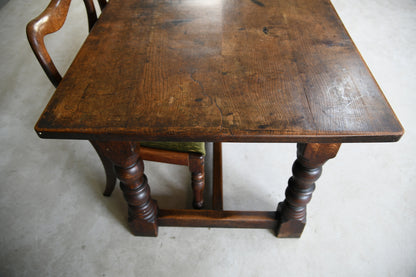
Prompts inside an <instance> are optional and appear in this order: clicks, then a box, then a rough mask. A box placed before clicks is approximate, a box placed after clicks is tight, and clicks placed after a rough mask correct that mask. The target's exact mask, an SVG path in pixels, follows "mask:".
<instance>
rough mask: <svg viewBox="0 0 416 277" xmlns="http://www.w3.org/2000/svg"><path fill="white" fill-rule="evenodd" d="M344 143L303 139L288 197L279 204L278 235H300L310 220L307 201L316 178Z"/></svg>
mask: <svg viewBox="0 0 416 277" xmlns="http://www.w3.org/2000/svg"><path fill="white" fill-rule="evenodd" d="M340 146H341V144H338V143H334V144H319V143H309V144H303V143H299V144H298V145H297V160H296V161H295V163H294V164H293V168H292V172H293V176H292V177H291V178H290V179H289V182H288V183H289V185H288V187H287V189H286V199H285V200H284V202H281V203H279V206H278V208H277V212H278V213H277V214H278V217H279V218H278V219H279V220H278V226H277V236H278V237H281V238H298V237H300V236H301V234H302V231H303V228H304V227H305V224H306V205H307V204H308V203H309V202H310V201H311V198H312V193H313V191H314V190H315V182H316V181H317V180H318V179H319V177H320V176H321V173H322V165H323V164H324V163H325V162H326V161H327V160H329V159H331V158H334V157H335V156H336V154H337V152H338V149H339V147H340Z"/></svg>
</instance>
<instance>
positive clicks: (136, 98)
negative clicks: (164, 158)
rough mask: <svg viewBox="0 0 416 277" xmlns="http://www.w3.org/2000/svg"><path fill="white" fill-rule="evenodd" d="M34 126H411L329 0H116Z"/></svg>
mask: <svg viewBox="0 0 416 277" xmlns="http://www.w3.org/2000/svg"><path fill="white" fill-rule="evenodd" d="M35 129H36V131H37V132H38V134H39V136H41V137H44V138H76V139H92V138H95V139H113V140H149V141H150V140H171V141H181V140H183V141H242V142H244V141H251V142H263V141H267V142H318V143H323V142H331V143H334V142H336V143H338V142H365V141H374V142H377V141H396V140H398V139H399V138H400V137H401V135H402V134H403V129H402V127H401V125H400V123H399V122H398V120H397V118H396V116H395V115H394V113H393V111H392V109H391V108H390V106H389V104H388V103H387V101H386V99H385V97H384V96H383V93H382V92H381V91H380V88H379V87H378V85H377V83H376V82H375V80H374V78H373V77H372V75H371V73H370V72H369V70H368V68H367V66H366V65H365V63H364V62H363V60H362V58H361V56H360V54H359V53H358V51H357V49H356V48H355V46H354V44H353V42H352V41H351V39H350V37H349V35H348V33H347V32H346V30H345V29H344V27H343V25H342V23H341V21H340V19H339V18H338V16H337V14H336V12H335V11H334V9H333V7H332V5H331V4H330V2H329V1H328V0H314V1H310V0H275V1H266V0H261V1H260V0H258V1H257V0H256V1H254V0H213V1H196V0H183V1H156V0H155V1H150V0H144V1H136V0H111V1H110V2H109V3H108V4H107V6H106V8H105V9H104V11H103V13H102V15H101V16H100V19H99V20H98V22H97V23H96V24H95V26H94V28H93V29H92V31H91V33H90V35H89V37H88V38H87V40H86V42H85V44H84V45H83V47H82V49H81V50H80V52H79V54H78V56H77V58H76V59H75V61H74V63H73V64H72V66H71V67H70V69H69V70H68V72H67V74H66V76H65V77H64V78H63V80H62V82H61V84H60V85H59V87H58V89H57V91H56V92H55V94H54V96H53V97H52V99H51V101H50V103H49V105H48V106H47V108H46V110H45V111H44V113H43V114H42V116H41V118H40V120H39V121H38V123H37V125H36V127H35Z"/></svg>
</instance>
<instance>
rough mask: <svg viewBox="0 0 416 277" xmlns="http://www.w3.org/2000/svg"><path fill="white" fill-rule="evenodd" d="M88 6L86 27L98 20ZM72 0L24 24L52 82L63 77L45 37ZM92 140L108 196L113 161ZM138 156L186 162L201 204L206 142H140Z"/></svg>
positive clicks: (55, 1)
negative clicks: (100, 163)
mask: <svg viewBox="0 0 416 277" xmlns="http://www.w3.org/2000/svg"><path fill="white" fill-rule="evenodd" d="M83 1H84V4H85V7H86V9H87V15H88V24H89V30H91V29H92V27H93V26H94V24H95V22H96V21H97V13H96V11H95V8H94V3H93V1H92V0H83ZM70 3H71V0H52V1H51V2H50V3H49V5H48V7H47V8H46V9H45V10H44V11H43V12H42V13H41V14H40V15H39V16H38V17H36V18H35V19H33V20H32V21H30V22H29V23H28V25H27V26H26V34H27V37H28V40H29V44H30V46H31V48H32V50H33V52H34V53H35V56H36V58H37V59H38V61H39V63H40V65H41V66H42V68H43V70H44V71H45V73H46V75H47V76H48V78H49V80H50V81H51V82H52V84H53V85H54V86H55V87H57V86H58V85H59V83H60V82H61V80H62V76H61V75H60V74H59V72H58V70H57V68H56V67H55V65H54V63H53V61H52V59H51V57H50V55H49V53H48V51H47V50H46V47H45V43H44V37H45V36H46V35H48V34H51V33H54V32H57V31H58V30H59V29H61V27H62V26H63V24H64V22H65V19H66V17H67V14H68V9H69V6H70ZM99 3H100V7H101V8H104V5H105V3H106V1H105V0H99ZM90 142H91V144H92V145H93V147H94V148H95V150H96V151H97V153H98V156H99V157H100V159H101V162H102V163H103V166H104V169H105V173H106V188H105V191H104V195H105V196H110V195H111V193H112V191H113V190H114V187H115V184H116V180H117V178H116V175H115V171H114V165H113V163H112V162H111V161H110V160H109V159H108V158H107V157H106V156H105V155H104V153H102V151H101V150H100V149H99V147H97V145H96V142H95V141H94V140H90ZM141 145H142V146H143V147H141V157H142V159H143V160H149V161H155V162H163V163H171V164H178V165H185V166H188V167H189V169H190V171H191V173H192V182H191V185H192V189H193V195H194V199H193V207H194V208H201V207H202V206H203V203H204V199H203V190H204V186H205V173H204V160H205V144H204V143H203V142H195V143H194V142H190V143H180V142H178V143H175V142H142V143H141Z"/></svg>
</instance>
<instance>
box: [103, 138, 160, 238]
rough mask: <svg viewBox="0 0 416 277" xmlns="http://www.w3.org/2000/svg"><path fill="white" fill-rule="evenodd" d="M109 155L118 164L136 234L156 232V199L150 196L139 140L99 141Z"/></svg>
mask: <svg viewBox="0 0 416 277" xmlns="http://www.w3.org/2000/svg"><path fill="white" fill-rule="evenodd" d="M96 144H97V145H98V146H99V147H100V148H101V150H102V151H103V152H104V153H105V154H106V156H107V157H108V158H109V159H110V160H112V161H113V163H114V164H115V171H116V174H117V177H118V178H119V179H120V187H121V189H122V191H123V194H124V198H125V199H126V201H127V203H128V221H129V226H130V229H131V231H132V233H133V234H134V235H136V236H157V231H158V225H157V213H158V208H157V204H156V201H154V200H153V199H152V198H151V195H150V187H149V185H148V183H147V178H146V176H145V175H144V174H143V171H144V165H143V160H142V159H141V157H140V149H139V148H140V147H139V143H135V142H97V143H96Z"/></svg>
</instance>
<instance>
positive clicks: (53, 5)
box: [26, 0, 97, 87]
mask: <svg viewBox="0 0 416 277" xmlns="http://www.w3.org/2000/svg"><path fill="white" fill-rule="evenodd" d="M83 1H84V4H85V8H86V9H87V16H88V25H89V30H91V29H92V27H93V26H94V24H95V22H96V21H97V13H96V12H95V7H94V3H93V0H83ZM70 4H71V0H52V1H51V2H50V3H49V5H48V7H47V8H46V9H45V10H44V11H43V12H42V13H41V14H40V15H39V16H38V17H36V18H34V19H33V20H31V21H30V22H29V23H28V24H27V26H26V35H27V39H28V40H29V44H30V47H31V48H32V50H33V53H34V54H35V56H36V58H37V59H38V61H39V63H40V65H41V66H42V68H43V70H44V71H45V73H46V75H47V76H48V78H49V80H50V81H51V82H52V84H53V85H54V86H55V87H57V86H58V84H59V83H60V82H61V80H62V76H61V74H59V72H58V70H57V69H56V67H55V64H54V63H53V61H52V59H51V57H50V55H49V53H48V51H47V49H46V47H45V42H44V38H45V36H46V35H48V34H51V33H55V32H57V31H58V30H59V29H61V28H62V26H63V25H64V23H65V19H66V17H67V15H68V10H69V5H70Z"/></svg>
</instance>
